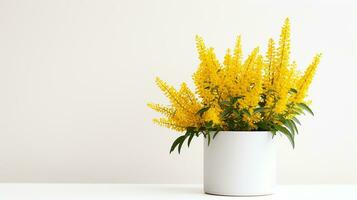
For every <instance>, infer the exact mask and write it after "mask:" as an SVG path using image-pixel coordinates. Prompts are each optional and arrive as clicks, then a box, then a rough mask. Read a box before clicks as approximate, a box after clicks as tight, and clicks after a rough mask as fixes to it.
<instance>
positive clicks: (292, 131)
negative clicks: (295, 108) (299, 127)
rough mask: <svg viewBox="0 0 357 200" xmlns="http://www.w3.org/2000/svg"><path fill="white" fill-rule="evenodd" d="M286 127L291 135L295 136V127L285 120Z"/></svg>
mask: <svg viewBox="0 0 357 200" xmlns="http://www.w3.org/2000/svg"><path fill="white" fill-rule="evenodd" d="M284 125H285V126H286V127H287V128H288V129H289V130H290V133H292V134H295V128H294V125H292V124H291V122H290V120H284Z"/></svg>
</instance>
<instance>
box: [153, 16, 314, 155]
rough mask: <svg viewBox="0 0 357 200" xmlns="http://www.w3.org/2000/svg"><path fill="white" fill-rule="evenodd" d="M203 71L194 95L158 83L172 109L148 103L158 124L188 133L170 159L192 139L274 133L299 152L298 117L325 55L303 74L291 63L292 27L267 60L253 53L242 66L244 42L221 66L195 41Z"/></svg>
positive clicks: (271, 48)
mask: <svg viewBox="0 0 357 200" xmlns="http://www.w3.org/2000/svg"><path fill="white" fill-rule="evenodd" d="M196 46H197V50H198V55H199V59H200V65H199V66H198V69H197V71H196V72H195V73H194V74H193V80H194V83H195V86H196V94H197V95H198V97H196V95H195V93H194V92H192V91H191V90H190V89H189V88H188V87H187V85H186V83H182V84H181V87H180V88H179V89H178V90H176V89H175V88H174V87H172V86H170V85H168V84H167V83H166V82H164V81H163V80H161V79H160V78H156V84H157V85H158V87H159V88H160V89H161V90H162V91H163V92H164V94H165V95H166V96H167V98H168V99H169V100H170V102H171V105H168V106H165V105H161V104H154V103H149V104H148V106H149V107H150V108H152V109H154V110H155V111H157V112H160V113H162V114H163V115H164V117H163V118H159V119H154V122H155V123H157V124H159V125H161V126H164V127H167V128H170V129H173V130H176V131H180V132H185V133H184V134H182V135H180V136H179V137H178V138H177V139H176V140H175V141H174V142H173V144H172V146H171V149H170V153H171V152H172V151H174V150H175V148H176V147H177V149H178V152H179V153H180V151H181V147H182V145H183V143H184V142H185V141H186V139H187V140H188V146H190V143H191V141H192V139H193V138H194V137H198V136H200V135H203V136H204V138H206V139H208V144H209V143H210V141H211V139H214V137H215V136H216V135H217V133H219V131H270V132H271V133H272V137H274V136H275V135H276V133H277V132H281V133H282V134H284V135H285V136H287V138H288V139H289V141H290V142H291V144H292V146H293V148H294V147H295V142H294V137H295V135H296V134H297V133H298V128H297V124H299V125H300V122H299V120H298V118H297V116H298V115H301V114H304V113H305V112H308V113H310V114H312V115H313V112H312V110H311V109H310V108H309V106H308V105H309V104H310V102H309V101H307V100H306V98H305V97H306V96H307V91H308V88H309V85H310V83H311V81H312V78H313V76H314V74H315V71H316V68H317V66H318V64H319V62H320V57H321V54H317V55H316V56H315V57H314V58H313V60H312V62H311V64H310V65H309V66H308V67H307V69H306V70H305V72H304V73H302V72H300V71H299V70H298V69H297V65H296V62H292V61H291V59H290V22H289V19H288V18H287V19H286V20H285V23H284V25H283V27H282V29H281V34H280V39H279V42H278V45H277V47H276V44H275V42H274V40H273V39H269V42H268V48H267V51H266V53H265V55H264V56H263V55H261V53H260V52H259V48H258V47H257V48H255V49H254V50H253V51H252V52H251V53H250V55H249V56H248V57H247V58H246V59H245V60H243V56H242V47H241V37H240V36H239V37H238V38H237V40H236V44H235V47H234V49H233V51H231V50H230V49H228V50H227V52H226V54H225V56H224V61H223V63H220V62H219V61H218V60H217V58H216V55H215V52H214V49H213V48H208V47H206V45H205V43H204V41H203V39H202V38H201V37H199V36H196Z"/></svg>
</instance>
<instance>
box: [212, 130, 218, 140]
mask: <svg viewBox="0 0 357 200" xmlns="http://www.w3.org/2000/svg"><path fill="white" fill-rule="evenodd" d="M218 133H219V131H216V132H215V133H214V134H213V138H212V139H214V138H215V137H216V136H217V134H218Z"/></svg>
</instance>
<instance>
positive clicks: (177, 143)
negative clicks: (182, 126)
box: [170, 135, 186, 153]
mask: <svg viewBox="0 0 357 200" xmlns="http://www.w3.org/2000/svg"><path fill="white" fill-rule="evenodd" d="M185 139H186V135H182V136H180V137H178V138H177V139H176V140H175V141H174V143H172V146H171V149H170V153H171V152H173V151H174V150H175V148H176V147H177V145H179V144H180V143H181V142H183V141H184V140H185ZM181 146H182V145H181Z"/></svg>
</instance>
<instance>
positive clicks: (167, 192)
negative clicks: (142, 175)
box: [0, 183, 357, 200]
mask: <svg viewBox="0 0 357 200" xmlns="http://www.w3.org/2000/svg"><path fill="white" fill-rule="evenodd" d="M57 199H58V200H59V199H61V200H82V199H86V200H114V199H115V200H119V199H125V200H132V199H135V200H136V199H140V200H145V199H152V200H161V199H162V200H164V199H165V200H175V199H177V200H178V199H180V200H190V199H249V200H255V199H259V200H265V199H281V200H295V199H296V200H308V199H311V200H312V199H313V200H330V199H331V200H332V199H336V200H350V199H351V200H357V185H289V186H278V187H277V189H276V193H275V194H274V195H270V196H260V197H225V196H214V195H207V194H203V191H202V185H138V184H55V183H53V184H36V183H34V184H18V183H9V184H8V183H2V184H0V200H57Z"/></svg>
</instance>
